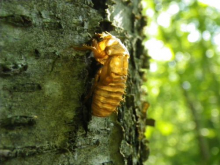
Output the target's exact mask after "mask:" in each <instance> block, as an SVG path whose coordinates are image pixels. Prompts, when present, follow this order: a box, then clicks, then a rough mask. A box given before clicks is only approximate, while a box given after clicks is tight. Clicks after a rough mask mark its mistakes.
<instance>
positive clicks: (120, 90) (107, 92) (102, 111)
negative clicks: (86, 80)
mask: <svg viewBox="0 0 220 165" xmlns="http://www.w3.org/2000/svg"><path fill="white" fill-rule="evenodd" d="M125 87H126V79H122V80H121V81H117V82H112V83H110V84H108V85H101V84H98V85H97V86H96V88H95V90H94V94H93V102H92V113H93V115H95V116H99V117H106V116H109V115H110V114H111V113H112V112H114V111H116V108H117V107H118V106H119V104H120V101H121V100H122V96H123V94H124V91H125Z"/></svg>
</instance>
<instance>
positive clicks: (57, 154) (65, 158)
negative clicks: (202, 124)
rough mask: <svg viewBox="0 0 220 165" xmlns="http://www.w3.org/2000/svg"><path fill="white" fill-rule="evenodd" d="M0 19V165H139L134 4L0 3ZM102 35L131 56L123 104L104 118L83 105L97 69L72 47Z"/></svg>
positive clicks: (142, 155)
mask: <svg viewBox="0 0 220 165" xmlns="http://www.w3.org/2000/svg"><path fill="white" fill-rule="evenodd" d="M0 21H1V26H0V46H1V49H0V60H1V61H0V65H1V66H0V78H1V80H0V89H1V93H0V124H1V125H0V139H1V140H0V161H1V162H0V163H1V164H5V165H14V164H16V165H25V164H27V165H29V164H33V165H35V164H41V165H49V164H51V165H58V164H67V165H82V164H83V165H98V164H102V165H107V164H115V165H124V164H128V165H130V164H134V165H138V164H143V162H144V160H145V159H146V158H147V156H148V148H147V146H146V142H145V138H144V136H143V133H144V130H145V122H146V114H145V110H143V109H142V101H141V97H140V95H141V91H140V90H141V88H140V86H141V82H142V75H143V72H141V69H143V68H146V67H147V59H148V58H147V56H146V55H144V54H143V48H142V45H141V42H142V37H143V36H142V27H143V25H144V23H145V22H144V18H143V17H142V16H141V8H140V2H139V1H136V0H133V1H126V0H123V1H122V0H115V1H111V0H109V1H99V0H93V1H90V0H54V1H49V0H11V1H6V0H5V1H4V0H2V1H1V2H0ZM102 31H108V32H110V33H112V34H113V35H115V36H117V37H118V38H120V39H121V40H122V42H123V43H124V44H125V45H126V46H127V47H128V49H129V52H130V64H129V65H130V66H129V77H128V83H127V86H128V87H127V92H126V94H125V101H124V102H123V103H122V105H121V107H119V108H118V114H116V113H113V114H112V115H111V116H109V117H106V118H100V117H94V116H91V112H90V111H91V110H90V106H88V105H89V103H87V104H84V97H85V96H86V95H87V93H88V90H87V88H89V87H90V84H91V83H92V77H93V76H94V73H95V71H94V70H96V69H97V66H96V65H93V63H91V61H92V60H91V58H89V57H88V56H89V54H88V53H86V52H78V51H75V50H74V49H72V48H71V46H76V45H82V44H85V43H90V42H89V41H91V38H92V37H93V35H94V34H95V32H102ZM91 71H92V72H91ZM142 110H143V111H142Z"/></svg>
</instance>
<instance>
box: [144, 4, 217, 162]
mask: <svg viewBox="0 0 220 165" xmlns="http://www.w3.org/2000/svg"><path fill="white" fill-rule="evenodd" d="M142 4H143V15H146V16H147V20H148V27H146V29H145V34H146V36H147V38H146V40H145V41H144V45H145V47H146V48H147V49H148V51H149V55H150V56H151V58H152V59H151V66H150V72H148V73H147V77H148V81H147V82H146V84H144V85H143V86H142V88H143V90H146V91H147V92H148V93H149V96H146V97H147V98H146V99H148V100H149V101H150V103H151V107H150V110H149V112H148V116H149V117H152V118H154V119H155V120H156V126H155V128H147V131H146V136H147V139H149V141H150V148H151V154H150V157H149V160H148V161H147V164H148V165H155V164H156V165H174V164H175V165H178V164H187V165H206V164H207V165H219V164H220V150H219V146H220V131H219V130H220V122H219V121H220V120H219V119H220V116H219V111H220V97H219V95H220V90H219V84H220V44H219V43H220V14H219V13H220V8H218V7H220V4H219V2H218V1H215V0H210V1H206V0H197V1H196V0H177V1H169V0H144V1H142Z"/></svg>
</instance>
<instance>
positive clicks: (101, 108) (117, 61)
mask: <svg viewBox="0 0 220 165" xmlns="http://www.w3.org/2000/svg"><path fill="white" fill-rule="evenodd" d="M96 35H97V36H98V37H99V38H100V39H102V40H101V41H100V42H99V41H98V40H96V39H93V41H92V46H87V45H83V47H82V48H81V50H92V52H93V54H94V58H95V59H96V61H98V62H99V63H100V64H102V65H103V66H102V68H101V69H100V70H99V71H98V73H97V74H96V76H95V82H94V84H93V100H92V114H93V115H94V116H99V117H107V116H109V115H111V113H112V112H115V111H117V107H118V106H119V104H120V101H121V100H122V96H123V94H124V91H125V88H126V80H127V74H128V59H129V52H128V50H127V48H126V47H125V46H124V45H123V44H122V42H121V41H120V40H119V39H118V38H116V37H115V36H113V35H111V34H110V33H108V32H103V33H101V34H96Z"/></svg>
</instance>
